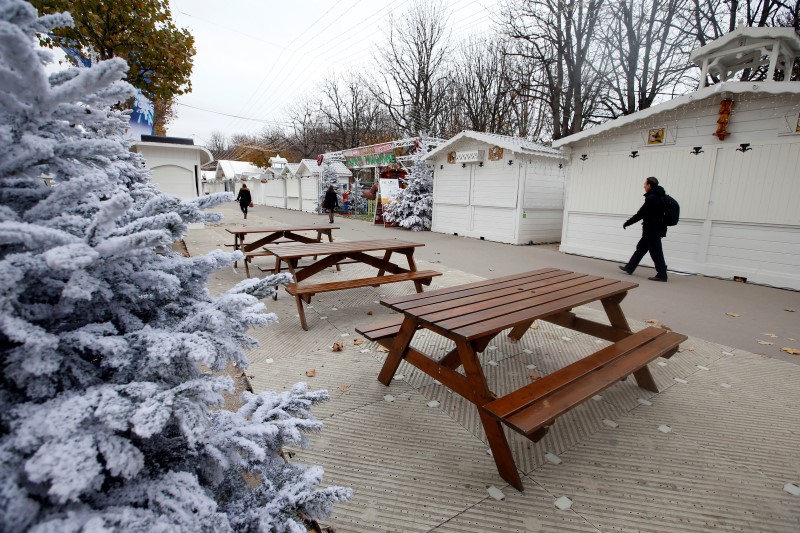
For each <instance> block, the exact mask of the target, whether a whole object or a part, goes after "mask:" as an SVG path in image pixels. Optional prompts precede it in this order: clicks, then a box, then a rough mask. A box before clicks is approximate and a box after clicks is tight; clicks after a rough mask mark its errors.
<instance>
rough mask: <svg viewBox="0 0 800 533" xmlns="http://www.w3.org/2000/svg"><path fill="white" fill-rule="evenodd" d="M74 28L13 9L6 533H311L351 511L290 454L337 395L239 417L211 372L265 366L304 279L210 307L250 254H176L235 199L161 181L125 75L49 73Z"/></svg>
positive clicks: (6, 83) (8, 41)
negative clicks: (282, 295)
mask: <svg viewBox="0 0 800 533" xmlns="http://www.w3.org/2000/svg"><path fill="white" fill-rule="evenodd" d="M69 23H71V18H70V17H69V16H68V15H52V16H47V17H42V18H39V17H37V14H36V11H35V10H34V9H33V8H32V7H31V6H30V5H29V4H27V3H25V2H23V1H22V0H0V144H2V150H0V365H1V366H2V377H1V378H0V406H2V409H0V529H2V531H15V532H16V531H25V530H30V531H40V532H43V531H58V532H71V531H76V532H77V531H110V530H119V531H233V530H235V531H305V529H304V528H303V527H302V524H301V519H302V517H309V518H320V517H323V516H325V515H326V514H327V513H329V512H330V511H331V507H332V504H333V503H334V502H335V501H337V500H342V499H344V498H347V497H349V496H350V491H349V490H348V489H343V488H337V487H333V488H327V489H322V490H318V489H317V486H318V484H319V483H320V480H321V477H322V471H321V469H320V468H318V467H311V468H305V467H304V466H302V465H294V464H288V463H286V462H284V460H283V459H282V458H281V456H280V455H279V454H280V451H281V448H282V446H284V445H285V444H298V445H301V446H302V445H304V444H305V438H304V432H306V431H314V430H318V429H320V427H321V426H320V423H319V422H318V421H316V420H315V419H314V418H313V417H311V414H310V411H309V408H310V407H311V406H312V405H313V404H315V403H316V402H318V401H321V400H324V399H325V398H326V397H327V392H325V391H319V392H310V391H308V390H307V388H306V385H305V384H302V383H301V384H298V385H296V386H295V387H294V388H292V389H291V390H289V391H286V392H282V393H276V392H264V393H261V394H257V395H256V394H249V393H246V394H245V395H244V396H243V398H242V400H243V406H242V407H241V408H240V409H239V410H237V411H236V412H231V411H225V410H223V409H221V408H220V405H221V396H220V393H222V392H224V391H227V390H231V388H232V382H231V380H230V379H229V378H215V377H213V376H212V372H213V371H220V370H223V369H224V368H226V367H227V366H228V365H229V364H235V365H238V366H239V367H240V368H244V367H245V366H246V365H247V358H246V355H245V350H246V349H247V348H250V347H252V346H254V345H255V344H256V342H255V340H254V339H252V338H251V337H249V336H247V334H246V332H247V329H248V328H249V327H254V326H263V325H267V324H269V323H271V322H273V321H275V320H276V317H275V316H274V315H273V314H267V313H265V312H264V305H263V304H262V303H260V302H259V299H261V298H265V297H267V296H269V295H270V294H272V293H273V292H274V291H275V290H276V286H277V285H278V284H282V283H286V282H287V281H288V279H287V277H286V276H285V275H281V276H270V277H268V278H265V279H262V280H258V279H249V280H245V281H243V282H241V283H239V284H238V285H236V286H235V287H233V288H232V289H230V290H229V291H227V292H226V293H224V294H222V295H220V296H219V297H217V298H212V297H211V296H210V295H209V293H208V291H207V289H206V282H207V279H208V276H209V274H210V273H212V272H213V271H215V270H217V269H219V268H221V267H226V266H228V265H230V264H231V262H232V261H233V260H235V259H240V260H241V257H242V256H241V254H239V253H238V252H237V253H234V254H231V253H224V252H221V251H216V252H212V253H210V254H208V255H206V256H202V257H192V258H185V257H183V256H182V255H180V254H178V253H175V252H173V251H172V248H171V246H172V243H173V242H174V241H176V240H178V239H180V238H181V237H182V236H183V235H184V234H185V233H186V230H187V224H188V223H190V222H211V221H218V220H219V219H220V217H219V216H218V215H215V214H207V213H205V212H204V211H203V209H204V208H207V207H210V206H213V205H216V204H218V203H220V202H222V201H229V200H230V199H231V196H230V195H229V194H226V193H223V194H216V195H209V196H203V197H201V198H198V199H196V200H194V201H188V202H187V201H181V200H180V199H178V198H176V197H173V196H167V195H164V194H161V193H159V192H158V191H157V190H156V189H155V188H154V187H153V186H152V185H150V184H149V182H148V180H149V174H148V171H147V170H146V169H145V168H144V165H143V162H142V160H141V158H140V156H138V155H136V154H132V153H131V152H129V150H128V148H127V146H126V145H125V144H124V143H123V142H122V141H121V133H122V131H124V127H125V123H126V119H127V116H126V115H124V114H121V113H120V112H117V111H112V110H111V107H110V106H112V105H114V104H116V103H117V102H121V101H125V100H126V99H128V98H129V97H130V96H131V95H132V94H133V90H132V88H131V86H130V85H128V84H127V83H124V82H122V81H120V80H121V78H122V76H123V75H124V73H125V71H126V70H127V66H126V64H125V62H124V61H122V60H119V59H112V60H109V61H104V62H101V63H99V64H97V65H95V66H93V67H92V68H88V69H70V70H67V71H63V72H59V73H57V74H53V75H50V76H48V75H47V74H46V72H45V70H44V66H43V64H44V63H45V62H46V61H48V60H49V59H50V58H49V53H47V52H44V51H41V50H37V49H36V47H35V46H34V42H35V35H36V34H37V33H40V32H47V31H49V30H50V29H52V28H53V27H56V26H58V25H64V24H69ZM43 175H47V176H50V177H52V180H53V183H54V186H53V187H48V186H46V185H45V183H44V181H43V180H42V178H41V176H43ZM243 475H245V476H248V478H247V479H249V483H248V482H246V479H245V477H243Z"/></svg>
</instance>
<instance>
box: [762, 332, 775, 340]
mask: <svg viewBox="0 0 800 533" xmlns="http://www.w3.org/2000/svg"><path fill="white" fill-rule="evenodd" d="M762 335H764V336H765V337H772V338H773V339H777V338H778V336H777V335H775V334H774V333H762Z"/></svg>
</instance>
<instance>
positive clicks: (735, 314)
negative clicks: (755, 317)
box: [725, 312, 740, 318]
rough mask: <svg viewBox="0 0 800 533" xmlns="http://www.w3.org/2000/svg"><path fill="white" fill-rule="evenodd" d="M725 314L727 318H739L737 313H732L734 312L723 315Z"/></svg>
mask: <svg viewBox="0 0 800 533" xmlns="http://www.w3.org/2000/svg"><path fill="white" fill-rule="evenodd" d="M725 314H726V315H728V316H732V317H733V318H736V317H737V316H740V315H739V313H734V312H728V313H725Z"/></svg>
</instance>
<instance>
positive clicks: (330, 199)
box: [322, 185, 339, 224]
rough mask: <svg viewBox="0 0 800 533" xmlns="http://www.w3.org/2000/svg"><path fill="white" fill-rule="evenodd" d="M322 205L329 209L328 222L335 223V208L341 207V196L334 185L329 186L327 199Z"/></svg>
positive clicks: (326, 194) (326, 193)
mask: <svg viewBox="0 0 800 533" xmlns="http://www.w3.org/2000/svg"><path fill="white" fill-rule="evenodd" d="M322 207H323V208H324V209H325V210H327V211H328V222H330V223H331V224H333V210H334V209H336V208H337V207H339V197H338V196H336V191H335V190H334V188H333V185H330V186H328V190H327V191H326V192H325V200H324V203H323V204H322Z"/></svg>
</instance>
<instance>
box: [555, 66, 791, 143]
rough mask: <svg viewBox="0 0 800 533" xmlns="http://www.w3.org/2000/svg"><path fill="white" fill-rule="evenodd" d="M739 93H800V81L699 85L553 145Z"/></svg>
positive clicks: (586, 137) (570, 141) (576, 140)
mask: <svg viewBox="0 0 800 533" xmlns="http://www.w3.org/2000/svg"><path fill="white" fill-rule="evenodd" d="M737 94H764V95H778V94H800V81H760V82H756V83H752V82H747V83H744V82H741V81H728V82H722V83H717V84H714V85H710V86H708V87H703V88H702V89H698V90H697V91H695V92H693V93H689V94H685V95H683V96H679V97H677V98H673V99H672V100H669V101H668V102H664V103H662V104H658V105H655V106H653V107H650V108H648V109H644V110H642V111H637V112H636V113H632V114H630V115H626V116H624V117H620V118H618V119H615V120H610V121H608V122H606V123H605V124H600V125H599V126H595V127H593V128H590V129H588V130H584V131H582V132H580V133H575V134H574V135H570V136H569V137H564V138H562V139H559V140H557V141H553V147H555V148H560V147H562V146H569V145H571V144H574V143H576V142H579V141H583V140H585V139H589V138H591V137H594V136H596V135H599V134H601V133H606V132H608V131H611V130H614V129H617V128H622V127H624V126H628V125H630V124H636V123H637V122H640V121H644V120H645V119H649V118H651V117H654V116H656V115H659V114H661V113H666V112H668V111H673V110H675V109H679V108H681V107H684V106H688V105H692V104H694V103H696V102H700V101H702V100H706V99H708V98H713V97H715V96H719V95H724V96H725V97H729V96H733V95H737ZM734 100H735V98H734Z"/></svg>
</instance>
